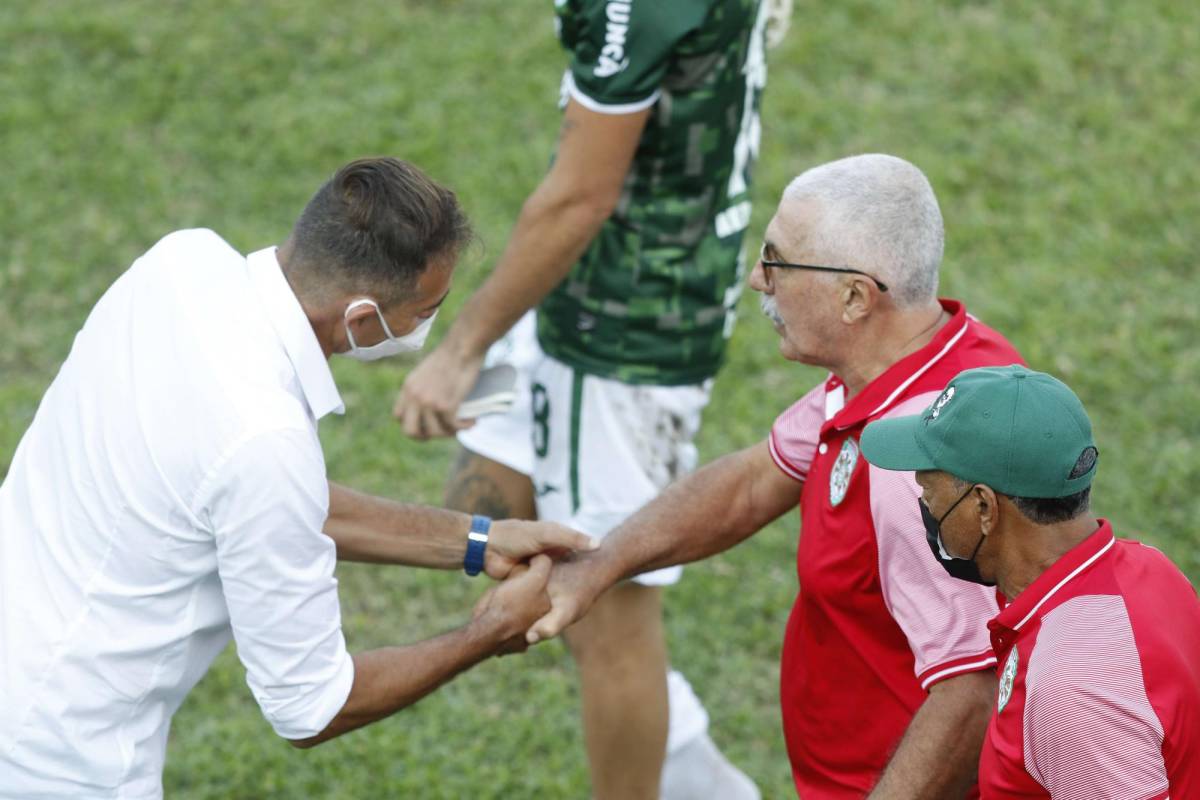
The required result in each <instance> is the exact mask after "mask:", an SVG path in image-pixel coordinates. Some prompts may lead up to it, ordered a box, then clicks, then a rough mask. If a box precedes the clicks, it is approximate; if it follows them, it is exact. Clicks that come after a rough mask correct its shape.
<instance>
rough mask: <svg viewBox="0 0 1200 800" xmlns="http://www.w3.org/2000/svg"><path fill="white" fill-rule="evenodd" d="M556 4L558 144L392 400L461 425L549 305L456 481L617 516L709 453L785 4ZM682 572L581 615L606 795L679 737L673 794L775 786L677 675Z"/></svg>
mask: <svg viewBox="0 0 1200 800" xmlns="http://www.w3.org/2000/svg"><path fill="white" fill-rule="evenodd" d="M555 5H556V12H557V15H558V17H557V23H558V30H559V37H560V39H561V41H562V44H563V46H564V47H565V48H566V50H567V52H568V56H569V67H568V69H567V71H566V74H565V75H564V77H563V87H562V97H563V107H564V111H563V122H562V129H561V134H560V139H559V143H558V148H557V152H556V154H555V158H554V163H553V165H552V167H551V168H550V170H549V172H548V174H547V175H546V177H545V178H544V180H543V181H542V182H541V184H540V185H539V186H538V187H537V189H536V190H535V191H534V192H533V194H532V195H530V197H529V198H528V200H527V201H526V202H525V205H524V207H523V208H522V210H521V214H520V217H519V218H518V220H517V224H516V228H515V230H514V231H513V234H512V238H511V240H510V242H509V244H508V247H507V249H506V250H505V251H504V254H503V255H502V256H501V259H500V262H499V263H498V264H497V266H496V269H495V271H494V272H493V273H492V274H491V276H490V277H489V278H488V280H487V281H486V283H485V284H484V285H483V286H482V287H481V288H480V289H479V291H478V292H476V293H475V295H474V296H472V297H471V298H470V300H468V301H467V303H466V305H465V307H464V309H463V313H462V314H461V315H460V316H459V318H458V319H457V320H456V322H455V324H454V325H453V327H452V328H451V329H450V331H449V332H448V333H447V335H446V337H445V339H444V340H443V341H442V342H441V344H440V345H439V346H438V348H437V349H436V350H435V351H434V352H433V353H432V354H430V356H429V357H428V358H426V359H425V361H424V362H422V363H421V364H420V365H419V366H418V367H417V368H416V369H415V370H414V371H413V372H412V373H411V374H410V375H409V377H408V379H407V380H406V382H405V384H404V388H403V389H402V391H401V393H400V397H399V399H398V400H397V404H396V414H397V416H398V418H399V419H400V420H401V421H402V423H403V425H404V428H405V430H406V432H408V433H409V434H410V435H412V436H415V437H428V436H434V435H449V434H452V433H454V432H455V431H456V430H458V428H459V427H460V422H459V421H458V420H457V419H456V410H457V408H458V404H459V402H460V401H461V400H462V398H463V397H464V396H465V394H466V393H467V391H468V389H469V388H470V386H471V385H472V383H473V381H474V380H475V377H476V375H477V374H478V370H479V367H480V365H481V363H483V361H484V357H485V353H486V351H487V350H488V348H489V346H491V345H492V344H493V343H494V342H496V341H497V340H498V339H499V338H500V337H501V336H502V335H503V334H504V333H505V332H506V331H508V330H509V329H510V328H511V327H512V326H513V325H514V324H516V323H517V322H518V320H519V319H521V317H522V315H523V314H525V313H526V312H527V311H528V310H529V309H531V308H532V307H534V306H535V305H536V306H537V314H536V322H535V321H534V319H533V318H532V317H528V318H526V319H525V320H523V321H522V322H521V323H520V324H519V325H517V327H516V329H515V330H514V331H513V333H512V335H511V336H510V340H509V341H508V342H506V343H504V344H503V345H502V347H504V348H511V349H512V350H513V351H514V352H515V353H517V354H518V356H519V358H520V360H521V361H522V362H523V364H522V366H524V367H525V369H526V371H527V375H528V384H527V387H526V388H527V395H526V399H525V401H524V402H523V403H522V404H521V405H519V406H518V408H517V409H516V410H515V411H514V413H513V415H512V416H511V417H510V418H508V419H498V420H496V419H487V418H485V419H483V420H480V422H479V424H478V425H477V426H476V428H475V429H474V430H473V431H471V432H469V433H467V434H465V435H463V436H462V442H463V444H464V446H465V448H466V452H465V454H464V456H463V458H462V459H461V460H460V463H459V467H458V469H457V472H456V474H455V475H454V477H453V478H452V479H451V486H450V488H449V492H448V497H449V499H450V500H451V502H453V503H454V504H455V505H456V506H457V507H459V508H463V509H468V510H472V511H484V510H486V511H489V512H491V513H493V514H497V515H499V514H509V515H514V516H534V515H536V516H538V517H540V518H542V519H550V520H556V521H562V522H567V521H569V523H570V524H571V525H573V526H575V527H577V528H579V529H581V530H583V531H586V532H588V533H590V534H592V535H594V536H602V535H604V534H605V533H607V532H608V531H609V530H610V529H611V528H612V527H613V526H615V525H617V524H618V523H619V522H621V521H622V520H623V519H624V518H625V517H626V516H627V515H628V514H630V513H631V512H633V511H634V510H635V509H637V508H638V507H640V506H641V505H642V504H644V503H645V502H646V501H648V500H650V499H651V498H653V497H654V496H655V495H656V494H657V493H658V492H659V491H660V490H661V489H662V488H663V487H664V486H666V485H667V484H668V483H669V482H670V481H671V480H673V479H675V478H677V477H679V476H681V475H683V474H684V473H686V472H687V471H688V470H689V469H690V468H691V466H692V465H693V463H694V461H695V449H694V447H693V445H692V440H693V438H694V436H695V434H696V430H697V428H698V426H699V423H700V413H701V410H702V409H703V407H704V405H705V404H706V402H707V401H708V396H709V388H710V382H711V379H712V377H713V376H714V375H715V374H716V372H717V370H718V368H719V366H720V364H721V360H722V356H723V354H724V351H725V344H726V341H727V339H728V337H729V335H730V333H731V331H732V327H733V321H734V307H735V305H736V303H737V300H738V297H739V294H740V291H741V279H742V275H743V272H744V261H743V255H742V237H743V233H744V231H745V228H746V225H747V224H748V222H749V219H750V200H749V194H748V191H749V187H750V172H751V168H752V167H753V164H754V160H755V157H756V155H757V152H758V143H759V131H760V128H759V118H758V111H759V96H760V93H761V91H762V89H763V86H764V84H765V82H766V64H765V60H764V53H763V51H764V38H765V30H766V28H767V23H768V17H769V16H770V10H769V6H773V5H774V4H772V3H770V2H767V1H764V2H761V3H760V2H759V1H758V0H728V1H727V2H720V3H713V2H707V1H705V2H700V1H699V0H655V2H650V0H607V1H606V2H605V1H604V0H564V1H563V2H558V3H556V4H555ZM493 355H495V354H493ZM530 477H532V484H531V482H530ZM533 487H536V500H535V498H534V489H533ZM679 575H680V572H679V570H678V569H668V570H663V571H656V572H652V573H647V574H644V575H638V576H635V577H634V578H633V579H632V580H631V581H629V582H627V583H623V584H622V585H621V586H619V587H617V588H616V589H614V591H612V592H610V593H609V594H608V595H607V596H606V597H605V598H604V599H603V600H602V601H601V602H600V603H598V604H597V607H596V608H595V610H594V612H593V613H592V614H591V616H589V617H588V619H586V620H583V621H582V622H581V623H580V624H579V625H577V626H575V627H574V628H573V629H572V630H571V631H570V632H568V635H567V641H568V644H569V645H570V648H571V652H572V654H573V656H574V657H575V660H576V662H577V664H578V666H579V671H580V676H581V681H582V690H583V692H582V693H583V717H584V729H585V738H586V742H587V749H588V756H589V760H590V764H591V771H592V783H593V791H594V792H595V796H596V797H598V798H601V800H605V798H617V799H618V800H629V799H630V798H642V797H645V798H657V797H659V792H660V772H661V770H662V763H663V758H664V752H665V751H666V750H670V751H671V753H672V755H671V758H670V759H669V761H668V764H667V770H666V773H665V775H664V778H663V781H662V787H661V791H662V792H663V794H664V795H665V796H666V797H667V798H686V797H710V796H719V797H724V798H730V799H731V800H737V799H738V798H750V797H755V796H757V791H756V790H755V789H754V788H753V785H752V784H751V783H750V782H749V780H748V779H746V778H745V776H743V775H741V773H740V772H738V771H737V770H736V769H734V768H733V767H732V765H730V764H728V762H726V761H725V760H724V759H723V757H722V756H721V755H720V753H719V751H717V750H716V748H715V747H714V746H713V745H712V742H711V740H710V739H709V738H708V735H707V716H706V714H705V712H704V709H703V707H702V706H701V705H700V704H699V702H698V700H697V699H696V698H695V695H694V694H693V693H692V691H691V688H690V686H688V684H687V682H686V681H685V680H684V679H683V677H682V675H680V674H679V673H677V672H672V673H671V675H670V678H668V677H667V668H666V667H667V655H666V651H665V646H664V642H663V634H662V629H661V610H660V604H661V599H660V592H661V587H663V586H665V585H668V584H671V583H674V582H675V581H677V580H678V579H679ZM668 687H670V688H669V694H670V703H669V704H668V699H667V696H668ZM668 705H669V706H670V715H669V719H670V734H669V736H668V722H667V721H668Z"/></svg>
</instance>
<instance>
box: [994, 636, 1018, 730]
mask: <svg viewBox="0 0 1200 800" xmlns="http://www.w3.org/2000/svg"><path fill="white" fill-rule="evenodd" d="M1018 660H1019V656H1018V655H1017V646H1016V645H1013V649H1012V652H1011V653H1009V654H1008V660H1007V661H1005V662H1004V672H1002V673H1000V694H999V695H998V696H997V697H996V713H997V714H999V713H1000V712H1001V711H1003V710H1004V707H1005V706H1006V705H1008V699H1009V698H1010V697H1012V690H1013V683H1015V682H1016V680H1017V661H1018Z"/></svg>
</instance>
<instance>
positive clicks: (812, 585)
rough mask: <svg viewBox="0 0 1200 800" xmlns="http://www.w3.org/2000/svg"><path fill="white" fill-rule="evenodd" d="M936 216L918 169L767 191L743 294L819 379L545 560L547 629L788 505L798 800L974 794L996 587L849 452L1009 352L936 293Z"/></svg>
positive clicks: (751, 528)
mask: <svg viewBox="0 0 1200 800" xmlns="http://www.w3.org/2000/svg"><path fill="white" fill-rule="evenodd" d="M942 243H943V234H942V217H941V212H940V211H939V209H938V204H937V200H936V198H935V197H934V194H933V190H932V188H931V187H930V185H929V182H928V181H927V180H926V178H925V176H924V175H923V174H922V173H921V171H920V170H919V169H917V168H916V167H915V166H913V165H912V164H910V163H908V162H906V161H904V160H902V159H899V158H895V157H892V156H886V155H862V156H856V157H853V158H847V159H843V160H840V161H834V162H832V163H829V164H824V165H821V166H819V167H815V168H813V169H811V170H809V171H807V172H805V173H804V174H802V175H801V176H800V177H798V178H796V179H795V180H794V181H793V182H792V183H791V185H789V186H788V187H787V189H786V191H785V192H784V195H783V199H782V201H781V202H780V204H779V208H778V210H777V211H776V213H775V216H774V218H773V219H772V220H771V222H770V224H769V225H768V226H767V231H766V237H765V242H764V244H763V246H762V251H761V257H760V258H759V260H758V262H757V263H756V264H755V267H754V270H753V272H752V273H751V276H750V284H751V286H752V287H753V288H755V289H756V290H758V291H759V292H761V293H762V307H763V311H764V312H765V313H766V315H767V316H768V317H769V318H770V319H771V321H772V322H773V323H774V325H775V327H776V330H777V331H778V333H779V337H780V345H779V346H780V352H781V353H782V354H783V356H784V357H785V358H787V359H788V360H791V361H797V362H800V363H804V364H812V365H816V366H821V367H825V368H827V369H828V370H829V371H830V374H829V376H828V378H827V379H826V380H824V381H823V382H822V383H820V384H819V385H817V386H816V387H815V388H813V389H812V390H811V391H810V392H808V393H807V394H805V395H804V396H803V397H801V398H800V399H799V400H798V401H796V402H795V403H794V404H793V405H792V406H791V407H790V408H788V409H787V410H785V411H784V412H783V413H782V414H780V415H779V417H778V419H777V420H776V421H775V424H774V426H773V427H772V429H771V432H770V435H769V436H768V437H767V438H766V439H765V440H763V441H761V442H759V443H758V444H755V445H753V446H751V447H748V448H746V449H745V450H742V451H740V452H736V453H732V454H729V455H726V456H724V457H722V458H720V459H718V460H716V461H714V462H713V463H711V464H709V465H708V466H706V467H704V468H703V469H701V470H699V471H697V472H696V473H694V474H692V475H691V476H689V477H687V478H685V479H683V480H681V481H679V482H678V483H676V484H674V485H673V486H672V487H671V488H669V489H668V490H667V491H666V492H665V493H663V494H662V495H661V496H660V497H659V498H658V499H656V500H655V501H653V502H652V503H650V504H648V505H647V506H645V507H644V508H643V509H642V510H641V511H639V512H638V513H637V514H636V515H634V516H633V517H631V518H630V519H629V520H628V521H627V522H626V523H625V524H624V525H622V526H621V527H620V528H618V529H617V530H616V531H615V532H614V533H612V534H610V536H609V537H608V538H607V539H606V540H605V541H604V544H603V546H602V547H601V548H600V549H599V550H597V551H595V552H594V553H589V554H587V555H584V556H582V557H580V558H578V559H575V560H573V561H571V562H569V563H565V564H561V565H559V566H558V567H556V570H555V572H554V574H553V575H552V577H551V583H550V594H551V598H552V600H553V609H552V610H551V612H550V613H549V614H548V615H547V616H546V617H544V618H543V619H542V620H540V621H539V622H538V623H536V624H535V625H534V627H533V628H532V629H531V630H530V632H529V635H528V636H529V639H530V641H537V640H538V639H541V638H546V637H548V636H553V635H555V634H557V633H558V632H559V631H560V630H562V629H563V628H564V627H565V626H566V625H568V624H569V623H570V622H571V621H572V620H574V619H576V618H578V617H579V616H580V615H582V614H583V613H584V612H586V611H587V609H588V608H589V607H590V606H591V604H592V602H593V601H594V600H595V598H596V597H597V596H599V595H600V594H601V593H602V592H603V591H604V590H605V589H607V588H608V587H609V586H611V585H613V584H614V583H616V582H618V581H620V580H622V579H623V578H627V577H628V576H630V575H634V574H637V573H639V572H642V571H644V570H647V569H658V568H661V567H665V566H667V565H670V564H679V563H683V562H687V561H694V560H697V559H701V558H705V557H706V556H709V555H712V554H714V553H717V552H720V551H722V550H725V549H728V548H730V547H732V546H733V545H735V544H737V543H738V542H740V541H742V540H743V539H745V538H747V537H749V536H751V535H752V534H754V533H755V532H757V531H758V530H760V529H762V528H763V527H764V526H766V525H767V524H768V523H769V522H771V521H772V520H774V519H776V518H777V517H779V516H780V515H782V514H783V513H785V512H786V511H788V510H790V509H791V508H792V507H794V506H795V505H796V504H797V502H799V506H800V514H801V529H802V536H801V537H800V543H799V553H798V557H797V564H798V573H799V578H800V587H801V588H800V592H799V594H798V596H797V598H796V602H795V605H794V607H793V609H792V613H791V618H790V619H789V621H788V626H787V632H786V634H785V637H784V644H783V664H782V674H781V698H780V699H781V703H782V707H783V723H784V733H785V735H786V738H787V744H788V754H789V757H790V760H791V763H792V772H793V776H794V779H795V783H796V790H797V792H798V793H799V794H800V795H801V796H802V797H803V798H805V800H824V799H825V798H851V797H854V798H861V797H863V796H864V795H866V794H868V793H869V794H870V797H872V798H917V797H920V798H942V797H945V798H950V797H955V798H961V797H963V796H964V795H966V794H967V793H969V792H972V791H973V789H972V788H971V787H972V783H973V780H974V775H975V771H976V765H977V763H978V758H979V752H980V744H981V742H982V739H983V734H984V728H985V725H986V723H987V720H988V714H989V712H990V708H991V704H992V695H993V692H994V691H995V686H996V682H995V677H994V666H995V663H996V659H995V656H994V654H993V653H992V651H991V646H990V642H989V640H988V632H987V628H986V623H987V620H988V619H989V618H991V617H992V616H994V615H995V614H996V611H997V602H996V596H995V594H994V593H993V592H992V591H991V590H989V589H987V588H985V587H983V586H980V585H977V584H971V583H967V582H964V581H958V580H955V579H954V578H952V577H951V576H950V575H949V574H947V572H946V570H943V569H942V568H941V567H940V566H938V564H937V563H936V562H935V561H934V560H933V559H931V558H930V557H929V552H928V550H927V545H926V540H925V537H924V525H923V523H922V520H921V514H920V510H919V505H918V503H917V498H918V496H919V495H920V488H919V487H918V486H917V484H916V482H915V481H914V479H913V475H912V473H896V472H886V471H883V470H879V469H876V468H875V467H873V466H871V465H870V464H868V463H867V462H866V461H865V460H864V459H861V458H860V457H859V447H858V439H859V435H860V434H861V432H862V430H863V427H864V426H865V425H866V424H867V423H868V422H871V421H874V420H877V419H883V418H887V417H892V416H902V415H905V414H911V413H914V412H915V411H918V410H921V409H923V408H925V407H926V406H928V405H929V404H930V402H931V401H932V400H933V399H934V398H936V397H938V395H939V393H940V392H941V390H942V388H943V387H944V386H945V385H946V383H947V382H948V381H949V380H950V378H952V377H953V376H954V375H956V374H958V373H959V372H960V371H962V370H964V369H967V368H970V367H979V366H991V365H1006V364H1011V363H1014V362H1020V360H1021V358H1020V356H1019V355H1018V353H1017V352H1016V350H1014V349H1013V348H1012V346H1011V345H1009V344H1008V342H1006V341H1005V340H1004V338H1003V337H1001V336H1000V335H999V334H997V333H996V332H995V331H993V330H991V329H990V328H988V327H986V326H985V325H983V324H982V323H980V322H979V321H978V320H976V319H975V318H973V317H971V316H969V315H968V314H967V312H966V309H965V308H964V307H963V305H962V304H961V303H959V302H957V301H954V300H945V299H939V298H938V297H937V285H938V267H939V265H940V263H941V259H942Z"/></svg>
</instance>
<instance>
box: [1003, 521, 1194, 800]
mask: <svg viewBox="0 0 1200 800" xmlns="http://www.w3.org/2000/svg"><path fill="white" fill-rule="evenodd" d="M988 627H989V628H990V629H991V634H992V643H993V645H994V647H995V652H996V656H997V658H998V659H999V660H1000V663H1002V664H1004V668H1003V669H1002V670H1001V674H1000V689H999V696H998V698H997V703H996V712H995V713H994V714H993V716H992V721H991V724H990V725H989V726H988V732H987V739H986V740H985V741H984V746H983V755H982V757H981V759H980V763H979V789H980V792H981V794H982V796H983V797H984V798H985V800H991V799H992V798H995V799H996V800H1001V799H1003V800H1008V799H1009V798H1012V799H1013V800H1015V799H1016V798H1039V797H1041V798H1045V797H1052V798H1054V800H1098V799H1099V798H1130V800H1159V799H1160V798H1165V797H1168V796H1170V797H1172V798H1178V800H1184V798H1192V797H1200V599H1197V597H1196V591H1195V589H1193V588H1192V585H1191V584H1190V583H1188V580H1187V578H1185V577H1184V576H1183V573H1181V572H1180V571H1179V570H1178V569H1177V568H1176V567H1175V565H1174V564H1172V563H1171V562H1170V561H1169V560H1167V557H1166V556H1164V555H1163V554H1162V553H1160V552H1159V551H1158V550H1155V549H1154V548H1152V547H1147V546H1145V545H1143V544H1141V543H1139V542H1131V541H1127V540H1123V539H1120V540H1118V539H1114V538H1113V532H1112V527H1111V526H1110V525H1109V523H1108V522H1107V521H1105V520H1100V527H1099V528H1098V529H1097V530H1096V532H1095V533H1093V534H1092V535H1091V536H1089V537H1088V538H1087V539H1085V540H1084V541H1083V542H1081V543H1080V544H1079V545H1077V546H1076V547H1074V548H1073V549H1072V550H1071V551H1069V552H1068V553H1067V554H1066V555H1064V556H1063V557H1062V558H1060V559H1059V560H1058V561H1056V562H1054V564H1053V565H1052V566H1051V567H1050V569H1048V570H1046V571H1045V572H1044V573H1042V574H1041V576H1039V577H1038V579H1037V580H1035V581H1034V582H1033V583H1032V584H1031V585H1030V586H1029V588H1028V589H1026V590H1025V591H1023V592H1021V594H1020V595H1018V596H1017V598H1016V599H1015V600H1014V601H1013V602H1012V605H1010V606H1008V607H1007V608H1005V609H1004V611H1002V612H1001V613H1000V615H999V616H998V617H996V618H995V619H994V620H992V621H991V622H990V623H988Z"/></svg>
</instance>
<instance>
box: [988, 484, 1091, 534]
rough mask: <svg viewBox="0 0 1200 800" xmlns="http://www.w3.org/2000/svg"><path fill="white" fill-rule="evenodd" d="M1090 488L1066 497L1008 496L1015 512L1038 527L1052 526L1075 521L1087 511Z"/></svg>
mask: <svg viewBox="0 0 1200 800" xmlns="http://www.w3.org/2000/svg"><path fill="white" fill-rule="evenodd" d="M1091 494H1092V487H1090V486H1089V487H1088V488H1086V489H1084V490H1083V491H1082V492H1076V493H1075V494H1069V495H1067V496H1066V497H1015V496H1013V495H1009V496H1008V499H1009V500H1012V502H1013V505H1014V506H1016V507H1017V511H1020V512H1021V514H1022V515H1023V516H1024V517H1026V518H1028V519H1029V520H1030V521H1031V522H1036V523H1037V524H1038V525H1053V524H1055V523H1056V522H1066V521H1067V520H1069V519H1075V518H1076V517H1078V516H1079V515H1080V514H1082V513H1084V512H1085V511H1087V510H1088V505H1089V500H1090V498H1091Z"/></svg>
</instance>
